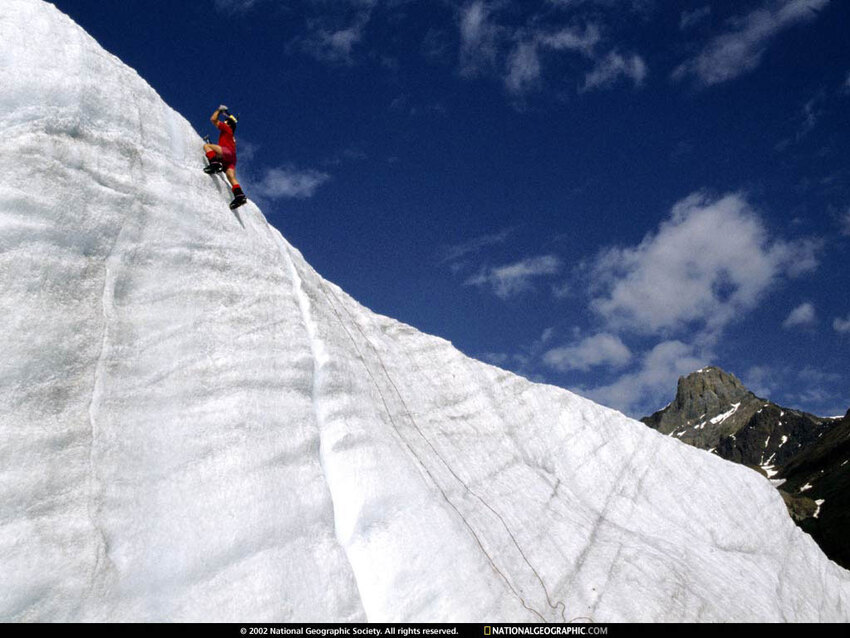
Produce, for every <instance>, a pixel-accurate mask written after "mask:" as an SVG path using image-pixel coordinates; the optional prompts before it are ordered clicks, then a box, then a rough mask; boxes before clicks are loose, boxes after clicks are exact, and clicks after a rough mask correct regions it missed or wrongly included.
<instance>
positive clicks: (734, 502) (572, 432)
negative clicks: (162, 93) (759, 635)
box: [0, 0, 850, 622]
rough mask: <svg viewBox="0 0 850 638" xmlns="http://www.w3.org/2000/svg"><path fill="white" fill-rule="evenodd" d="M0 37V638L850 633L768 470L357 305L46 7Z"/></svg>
mask: <svg viewBox="0 0 850 638" xmlns="http://www.w3.org/2000/svg"><path fill="white" fill-rule="evenodd" d="M0 42H2V45H0V86H2V87H3V89H2V91H0V112H2V113H3V114H4V125H5V127H4V144H3V145H2V146H0V157H1V158H2V160H3V165H4V167H5V168H6V170H7V175H6V179H4V180H3V181H2V183H0V283H2V290H1V291H0V331H2V335H3V337H4V339H3V341H4V353H3V356H2V358H0V620H4V621H10V620H11V621H22V620H57V621H58V620H85V621H100V620H142V621H151V620H210V621H212V620H233V621H237V620H242V621H245V620H253V621H287V620H292V621H295V620H297V621H308V620H312V621H317V620H371V621H384V620H410V621H413V620H425V621H438V620H451V621H483V620H486V621H490V622H494V621H499V620H513V621H524V620H528V621H543V620H546V621H561V620H565V619H566V620H569V619H573V618H576V617H592V618H594V619H595V620H597V621H605V622H608V621H622V620H638V621H639V620H705V621H708V620H720V621H722V620H777V621H778V620H798V621H803V620H809V621H812V620H814V621H818V620H820V621H826V620H832V621H846V620H848V618H849V617H850V574H848V572H846V571H844V570H842V569H840V568H839V567H837V566H836V565H835V564H833V563H831V562H829V561H828V560H827V559H826V558H825V557H824V556H823V555H822V554H821V552H820V550H819V549H818V547H817V546H816V545H815V543H814V542H812V540H811V539H810V538H809V537H808V536H806V535H805V534H804V533H802V532H801V531H800V530H798V529H797V527H796V526H795V525H794V524H793V523H792V522H791V520H790V518H789V517H788V516H787V514H786V512H785V507H784V505H783V503H782V501H781V499H780V497H779V495H778V494H777V493H776V492H775V490H774V489H773V488H772V487H771V486H770V484H769V483H768V482H767V481H766V480H764V479H763V478H762V477H760V476H759V475H757V474H756V473H755V472H752V471H750V470H748V469H745V468H743V467H740V466H736V465H733V464H731V463H727V462H725V461H723V460H721V459H718V458H715V457H713V456H712V455H710V454H707V453H704V452H701V451H699V450H695V449H693V448H691V447H689V446H686V445H683V444H681V443H680V442H678V441H674V440H670V439H669V438H667V437H664V436H662V435H660V434H658V433H656V432H653V431H651V430H650V429H648V428H646V427H645V426H643V425H642V424H640V423H637V422H635V421H631V420H629V419H627V418H626V417H624V416H622V415H621V414H619V413H616V412H614V411H611V410H608V409H605V408H602V407H600V406H598V405H595V404H593V403H591V402H590V401H587V400H585V399H582V398H580V397H578V396H575V395H573V394H571V393H569V392H566V391H564V390H560V389H557V388H553V387H547V386H541V385H536V384H532V383H530V382H528V381H526V380H524V379H521V378H519V377H516V376H514V375H512V374H510V373H508V372H505V371H502V370H499V369H497V368H494V367H492V366H488V365H485V364H483V363H480V362H477V361H474V360H471V359H469V358H467V357H465V356H463V355H462V354H461V353H459V352H458V351H457V350H455V349H454V348H452V346H451V344H449V343H448V342H446V341H444V340H441V339H438V338H434V337H430V336H427V335H424V334H421V333H419V332H417V331H416V330H414V329H413V328H411V327H409V326H406V325H403V324H401V323H398V322H396V321H393V320H391V319H388V318H386V317H381V316H378V315H375V314H373V313H371V312H370V311H368V310H367V309H365V308H363V307H362V306H360V305H359V304H357V303H356V302H355V301H354V300H353V299H351V298H350V297H348V296H347V295H346V294H345V293H344V292H342V291H341V290H340V289H339V288H338V287H336V286H334V285H333V284H330V283H328V282H326V281H324V280H323V279H322V278H321V277H320V276H319V275H318V274H317V273H316V272H315V271H314V270H313V269H312V268H311V267H310V266H309V264H307V263H306V262H305V260H304V259H303V257H302V256H301V255H300V253H299V252H298V251H297V250H295V249H294V248H293V247H292V246H290V245H289V244H288V243H287V241H286V240H285V239H284V238H283V237H282V236H281V235H280V233H278V232H277V231H276V230H275V229H273V228H271V227H270V226H269V225H268V223H267V222H266V220H265V218H264V217H263V216H262V214H261V213H260V211H259V210H258V209H257V208H256V207H255V206H254V205H253V204H250V203H249V204H248V205H247V206H245V207H243V208H242V209H240V210H239V211H237V212H238V215H234V214H233V213H232V212H231V211H230V210H229V209H228V208H227V201H228V199H229V193H228V191H227V189H226V188H225V187H224V186H223V184H222V183H221V182H220V181H216V178H211V177H209V176H207V175H204V174H203V173H202V172H201V170H200V169H201V167H202V154H201V152H200V145H201V140H200V139H199V137H198V135H197V133H196V132H195V131H193V130H192V128H191V127H190V125H189V124H188V122H186V121H185V120H184V119H183V118H182V117H181V116H179V115H178V114H177V113H175V112H174V111H172V110H171V109H169V108H168V107H167V106H166V105H165V104H164V103H163V102H162V101H161V99H160V98H159V97H158V96H157V94H156V93H155V92H154V91H153V90H152V89H151V88H150V87H149V86H148V85H147V84H146V83H145V82H144V81H143V80H141V79H140V78H139V77H138V75H137V74H136V73H135V72H134V71H132V70H131V69H129V68H127V67H126V66H124V65H123V64H121V62H120V61H119V60H117V59H116V58H115V57H114V56H112V55H110V54H108V53H106V52H104V51H103V50H102V49H101V48H100V47H99V46H98V45H97V44H96V43H95V42H94V41H93V40H92V39H91V38H90V37H88V36H87V35H86V34H85V33H84V32H83V31H82V30H81V29H79V28H78V27H77V26H76V25H74V24H73V23H72V22H71V21H70V20H69V19H68V18H67V17H65V16H64V15H62V14H61V13H59V12H58V11H57V10H56V9H55V8H54V7H53V6H52V5H49V4H46V3H42V2H41V1H40V0H4V5H3V11H0ZM142 144H143V145H144V147H143V148H142Z"/></svg>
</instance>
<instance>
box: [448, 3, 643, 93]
mask: <svg viewBox="0 0 850 638" xmlns="http://www.w3.org/2000/svg"><path fill="white" fill-rule="evenodd" d="M548 4H550V5H552V4H554V5H557V6H558V7H559V11H556V12H554V13H553V12H552V11H546V10H543V8H541V10H540V11H538V12H536V13H532V14H531V16H530V17H528V18H527V19H526V20H525V21H524V23H523V24H520V25H517V24H513V23H511V22H510V16H512V15H513V14H512V12H511V11H508V10H507V9H509V8H511V7H513V6H514V5H512V4H511V3H509V2H497V1H487V0H471V1H468V2H466V3H464V4H463V5H462V6H461V8H460V9H459V11H458V19H457V22H458V29H459V34H460V54H459V59H460V74H461V75H462V76H464V77H479V76H491V77H500V78H501V79H502V81H503V82H504V86H505V89H506V91H507V92H508V93H509V94H511V95H512V96H514V97H523V96H525V95H526V94H528V93H530V92H531V91H534V90H537V89H539V88H541V87H542V86H543V78H544V71H545V65H546V64H548V63H549V61H550V60H552V59H554V57H555V56H556V54H561V55H577V56H579V58H580V59H582V58H583V59H584V60H586V62H585V64H588V63H589V64H590V65H591V68H590V70H589V71H587V72H586V77H585V80H584V83H583V85H582V90H584V91H588V90H593V89H606V88H610V87H612V86H614V84H615V83H616V81H617V80H618V79H621V78H625V79H629V80H631V81H632V82H633V83H634V84H635V85H636V86H639V85H640V84H641V83H642V82H643V80H644V78H645V77H646V75H647V64H646V62H645V61H644V59H643V58H642V57H641V56H639V55H637V54H634V53H621V52H619V51H618V50H617V49H616V47H615V46H613V45H611V44H610V43H609V44H608V45H607V46H606V44H605V38H603V35H602V33H603V30H604V29H603V27H602V26H601V25H600V24H598V23H597V22H596V20H597V19H601V15H600V13H599V10H598V9H599V8H604V9H605V10H606V11H607V14H608V15H614V14H615V13H616V12H621V11H622V9H623V7H622V3H621V2H620V3H617V2H608V1H607V0H592V1H588V2H551V1H550V2H549V3H548ZM633 4H634V3H633ZM638 4H639V3H638ZM638 4H634V6H632V7H631V9H632V10H635V11H637V10H639V9H638ZM584 5H587V6H588V8H587V9H586V10H582V11H579V9H580V8H581V7H582V6H584ZM505 15H507V16H509V17H508V18H507V19H506V18H505Z"/></svg>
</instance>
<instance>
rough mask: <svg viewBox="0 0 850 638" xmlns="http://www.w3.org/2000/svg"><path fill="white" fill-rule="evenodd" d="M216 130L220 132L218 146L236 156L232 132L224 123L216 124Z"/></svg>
mask: <svg viewBox="0 0 850 638" xmlns="http://www.w3.org/2000/svg"><path fill="white" fill-rule="evenodd" d="M215 126H216V128H217V129H218V130H219V131H220V132H221V135H219V136H218V145H219V146H221V147H222V148H223V149H224V148H229V149H230V150H231V151H232V152H233V154H234V155H236V139H235V138H234V137H233V131H231V130H230V127H229V126H228V125H227V124H225V123H224V122H216V123H215Z"/></svg>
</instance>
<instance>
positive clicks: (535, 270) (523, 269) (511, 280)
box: [464, 255, 561, 299]
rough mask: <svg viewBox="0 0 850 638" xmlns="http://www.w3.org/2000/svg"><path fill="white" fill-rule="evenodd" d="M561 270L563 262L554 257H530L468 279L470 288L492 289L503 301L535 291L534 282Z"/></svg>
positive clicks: (467, 282)
mask: <svg viewBox="0 0 850 638" xmlns="http://www.w3.org/2000/svg"><path fill="white" fill-rule="evenodd" d="M560 270H561V260H560V259H559V258H558V257H555V256H554V255H543V256H540V257H529V258H528V259H523V260H522V261H518V262H515V263H512V264H507V265H505V266H498V267H495V268H482V269H481V270H480V271H479V272H478V274H477V275H474V276H473V277H470V278H468V279H467V280H466V281H465V282H464V283H465V284H466V285H468V286H479V287H490V288H492V290H493V293H494V294H495V295H496V296H497V297H500V298H501V299H508V298H510V297H514V296H516V295H519V294H521V293H524V292H530V291H532V290H534V280H535V279H538V278H540V277H546V276H549V275H555V274H557V273H558V272H559V271H560Z"/></svg>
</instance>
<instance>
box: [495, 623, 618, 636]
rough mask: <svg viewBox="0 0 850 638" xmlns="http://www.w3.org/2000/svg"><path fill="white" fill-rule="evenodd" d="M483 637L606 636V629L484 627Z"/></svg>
mask: <svg viewBox="0 0 850 638" xmlns="http://www.w3.org/2000/svg"><path fill="white" fill-rule="evenodd" d="M484 635H485V636H607V635H608V627H589V626H587V625H567V626H560V625H525V626H516V625H506V626H499V625H485V626H484Z"/></svg>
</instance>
